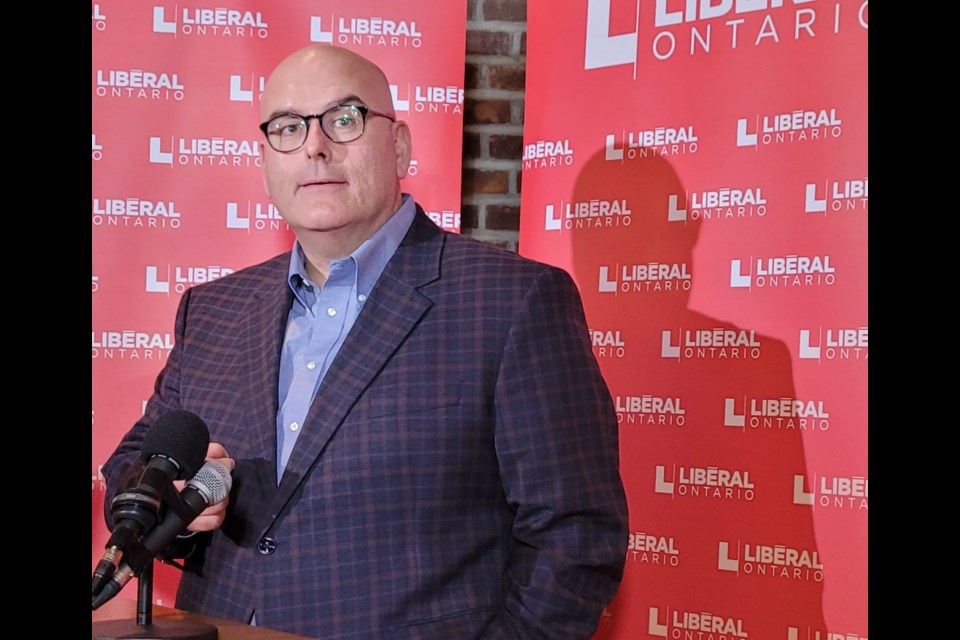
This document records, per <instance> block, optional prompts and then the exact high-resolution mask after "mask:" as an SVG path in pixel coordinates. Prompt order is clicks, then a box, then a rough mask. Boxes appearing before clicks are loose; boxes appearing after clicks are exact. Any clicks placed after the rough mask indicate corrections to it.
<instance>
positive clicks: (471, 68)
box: [463, 62, 480, 90]
mask: <svg viewBox="0 0 960 640" xmlns="http://www.w3.org/2000/svg"><path fill="white" fill-rule="evenodd" d="M479 87H480V67H479V65H475V64H471V63H469V62H468V63H466V64H465V65H464V70H463V88H464V90H470V89H477V88H479Z"/></svg>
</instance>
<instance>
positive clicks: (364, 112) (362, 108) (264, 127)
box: [260, 104, 397, 153]
mask: <svg viewBox="0 0 960 640" xmlns="http://www.w3.org/2000/svg"><path fill="white" fill-rule="evenodd" d="M344 107H350V108H352V109H356V110H357V111H359V112H360V118H361V121H362V122H363V128H362V129H361V130H360V133H359V134H357V137H356V138H351V139H350V140H334V139H333V137H332V136H331V135H330V134H329V133H328V132H327V130H326V128H324V126H323V117H324V116H325V115H327V114H328V113H330V112H332V111H336V110H337V109H343V108H344ZM368 115H373V116H380V117H382V118H386V119H387V120H389V121H390V122H396V121H397V119H396V117H394V116H391V115H390V114H389V113H384V112H383V111H377V110H376V109H371V108H370V107H368V106H367V105H364V104H338V105H334V106H332V107H330V108H329V109H327V110H326V111H324V112H323V113H313V114H310V115H303V114H300V113H296V112H295V111H287V112H285V113H278V114H276V115H275V116H273V117H272V118H270V119H269V120H267V121H266V122H261V123H260V131H262V132H263V135H264V137H265V138H266V139H267V144H269V145H270V148H271V149H273V150H274V151H276V152H277V153H293V152H294V151H299V150H300V149H302V148H303V145H305V144H306V143H307V139H308V138H309V137H310V121H311V120H313V119H314V118H316V119H317V122H318V123H320V131H322V132H323V135H325V136H327V139H328V140H330V142H335V143H336V144H346V143H348V142H354V141H355V140H359V139H360V137H361V136H363V134H364V132H366V130H367V116H368ZM289 117H295V118H301V119H302V120H303V121H304V122H305V123H306V125H307V129H306V131H305V132H304V135H303V142H301V143H300V144H299V145H298V146H297V147H296V148H294V149H286V150H282V151H281V150H280V149H277V148H276V147H275V146H273V142H272V141H271V140H270V134H269V132H268V130H269V128H270V123H271V122H273V121H274V120H276V119H277V118H289Z"/></svg>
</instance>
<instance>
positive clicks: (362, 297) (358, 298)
mask: <svg viewBox="0 0 960 640" xmlns="http://www.w3.org/2000/svg"><path fill="white" fill-rule="evenodd" d="M366 299H367V296H365V295H363V294H362V293H361V294H360V295H358V296H357V301H358V302H363V301H364V300H366Z"/></svg>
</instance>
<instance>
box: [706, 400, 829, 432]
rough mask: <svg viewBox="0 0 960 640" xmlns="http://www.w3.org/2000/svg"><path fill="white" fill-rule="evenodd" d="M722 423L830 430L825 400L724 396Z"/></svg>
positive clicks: (767, 428) (768, 428) (772, 428)
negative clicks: (824, 404)
mask: <svg viewBox="0 0 960 640" xmlns="http://www.w3.org/2000/svg"><path fill="white" fill-rule="evenodd" d="M723 426H725V427H733V428H735V429H743V430H746V429H749V430H750V431H766V432H771V431H792V432H796V431H827V430H828V429H829V428H830V414H829V413H828V412H827V410H826V409H825V408H824V406H823V400H799V399H797V398H743V399H740V400H738V399H737V398H724V400H723Z"/></svg>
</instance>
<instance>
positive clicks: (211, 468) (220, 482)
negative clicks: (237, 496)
mask: <svg viewBox="0 0 960 640" xmlns="http://www.w3.org/2000/svg"><path fill="white" fill-rule="evenodd" d="M232 484H233V477H232V476H231V475H230V472H229V471H227V468H226V467H225V466H223V465H222V464H220V463H219V462H216V461H214V460H207V461H206V462H205V463H204V465H203V466H202V467H200V470H199V471H197V474H196V475H195V476H193V477H192V478H191V479H190V480H188V481H187V486H188V487H193V488H194V489H196V490H197V491H199V492H200V493H201V494H202V495H203V497H204V499H205V500H206V501H207V506H209V505H212V504H217V503H219V502H222V501H223V500H225V499H226V497H227V496H228V495H229V494H230V487H231V485H232Z"/></svg>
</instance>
